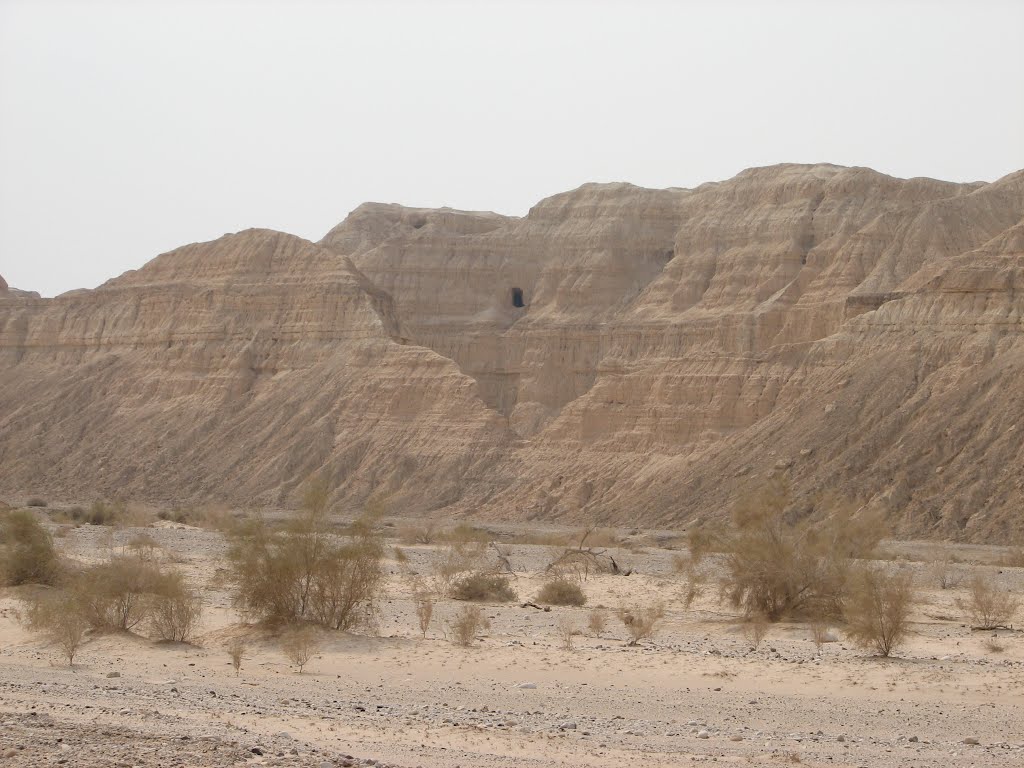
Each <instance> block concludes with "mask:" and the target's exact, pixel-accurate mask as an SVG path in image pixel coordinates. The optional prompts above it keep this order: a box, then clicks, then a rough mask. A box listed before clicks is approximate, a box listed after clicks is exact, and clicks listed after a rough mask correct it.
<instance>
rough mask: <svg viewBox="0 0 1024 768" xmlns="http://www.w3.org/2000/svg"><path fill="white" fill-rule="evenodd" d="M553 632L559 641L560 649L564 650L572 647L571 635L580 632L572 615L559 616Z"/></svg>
mask: <svg viewBox="0 0 1024 768" xmlns="http://www.w3.org/2000/svg"><path fill="white" fill-rule="evenodd" d="M555 632H556V633H557V634H558V638H559V640H560V641H561V645H562V649H563V650H566V651H571V650H572V649H573V637H575V636H576V635H578V634H580V630H579V628H578V627H577V626H576V619H575V618H573V617H572V616H560V617H559V618H558V621H557V622H555Z"/></svg>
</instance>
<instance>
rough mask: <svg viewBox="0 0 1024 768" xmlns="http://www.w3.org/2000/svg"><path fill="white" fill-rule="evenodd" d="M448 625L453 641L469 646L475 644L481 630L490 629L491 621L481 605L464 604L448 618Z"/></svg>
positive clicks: (465, 646)
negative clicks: (481, 608)
mask: <svg viewBox="0 0 1024 768" xmlns="http://www.w3.org/2000/svg"><path fill="white" fill-rule="evenodd" d="M447 627H448V631H449V632H450V633H451V637H452V641H453V642H454V643H455V644H456V645H460V646H462V647H464V648H467V647H469V646H470V645H472V644H473V641H474V640H475V639H476V636H477V635H478V634H479V633H480V632H481V631H484V630H487V629H490V627H491V623H490V621H489V620H488V619H487V617H486V616H484V613H483V611H482V610H480V607H479V606H476V605H464V606H462V608H461V609H460V610H459V612H458V613H456V614H455V615H454V616H453V617H451V618H450V619H448V622H447Z"/></svg>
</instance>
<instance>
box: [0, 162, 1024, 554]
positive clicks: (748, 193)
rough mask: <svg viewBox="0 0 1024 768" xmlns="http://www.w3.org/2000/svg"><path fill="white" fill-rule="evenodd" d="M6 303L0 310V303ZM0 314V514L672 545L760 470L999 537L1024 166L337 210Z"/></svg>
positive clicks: (1015, 445) (1021, 255)
mask: <svg viewBox="0 0 1024 768" xmlns="http://www.w3.org/2000/svg"><path fill="white" fill-rule="evenodd" d="M8 293H9V292H8ZM4 296H5V294H3V293H0V465H2V466H3V467H4V471H3V473H2V474H0V493H6V494H17V493H28V492H33V493H44V492H45V493H50V494H52V495H55V496H65V497H68V498H89V497H91V496H92V495H111V494H114V493H119V494H124V495H128V496H138V497H142V498H147V499H150V500H155V501H165V502H183V501H190V500H200V499H208V498H217V499H223V500H225V501H228V502H232V503H239V504H247V503H263V504H280V505H288V504H290V503H293V502H294V499H295V490H296V486H297V485H298V484H299V483H300V482H301V480H302V479H303V478H304V477H305V476H307V475H308V474H309V473H310V472H313V471H324V472H326V473H327V474H328V475H329V476H330V478H331V479H332V482H333V483H334V485H335V487H336V489H337V490H336V497H335V500H336V501H337V502H338V503H339V505H341V506H342V507H344V508H352V509H355V508H358V507H359V506H360V505H361V504H363V503H364V502H365V501H366V500H367V499H368V498H370V497H371V496H373V497H375V498H380V499H382V500H383V501H384V502H385V504H386V505H387V506H388V507H389V508H391V509H393V510H394V511H395V512H400V513H407V514H414V513H424V512H429V511H431V510H444V511H445V513H446V514H464V513H468V514H474V515H487V516H493V517H516V518H530V519H532V518H567V519H589V520H600V521H606V522H625V521H630V522H640V521H643V522H646V523H650V524H662V525H676V524H680V523H683V522H686V521H688V520H691V519H693V518H694V517H707V516H716V515H721V514H725V513H726V512H727V511H728V509H729V507H730V505H731V503H732V501H733V500H734V498H735V497H736V495H737V494H740V493H743V492H745V491H747V490H750V489H754V488H756V487H757V486H758V485H759V484H763V483H764V482H765V481H766V480H767V479H768V478H769V477H770V476H772V475H775V474H779V473H785V474H786V475H787V476H788V477H789V478H790V480H791V483H792V485H793V488H794V490H795V495H796V498H797V503H798V504H799V505H801V506H802V507H803V508H805V509H809V508H811V507H812V506H813V500H814V499H815V498H816V497H817V495H818V494H820V493H821V492H822V491H835V492H838V493H841V494H844V495H847V496H850V497H854V498H856V499H858V500H860V501H862V502H863V503H865V504H868V505H872V506H880V507H882V508H883V509H885V510H886V511H887V513H888V514H889V515H890V517H891V519H892V520H893V522H894V524H895V526H896V527H897V529H898V531H899V532H901V533H904V534H914V535H917V534H930V535H950V536H963V537H967V538H974V539H978V540H981V539H987V538H994V537H997V536H1005V535H1010V534H1012V533H1014V532H1015V531H1016V529H1017V527H1018V526H1019V525H1020V524H1021V523H1022V522H1024V520H1022V519H1021V516H1020V512H1019V510H1020V508H1021V503H1022V502H1024V478H1022V476H1021V474H1020V472H1019V471H1018V470H1019V468H1020V467H1021V466H1024V447H1022V446H1024V440H1022V439H1021V436H1020V432H1019V430H1021V429H1024V423H1022V418H1024V384H1021V382H1022V381H1024V172H1018V173H1016V174H1011V175H1010V176H1007V177H1005V178H1003V179H1001V180H999V181H997V182H995V183H992V184H981V183H978V184H952V183H946V182H940V181H935V180H931V179H909V180H902V179H894V178H891V177H888V176H884V175H882V174H879V173H876V172H874V171H871V170H869V169H864V168H843V167H839V166H831V165H815V166H799V165H783V166H774V167H770V168H758V169H751V170H748V171H744V172H743V173H741V174H739V175H738V176H736V177H735V178H733V179H730V180H728V181H724V182H718V183H709V184H705V185H703V186H701V187H698V188H696V189H693V190H682V189H668V190H648V189H641V188H638V187H634V186H631V185H628V184H587V185H584V186H583V187H581V188H579V189H577V190H574V191H572V192H567V193H564V194H560V195H556V196H554V197H551V198H548V199H546V200H543V201H541V202H540V203H538V204H537V205H536V206H535V207H534V208H533V209H531V211H530V212H529V213H528V214H527V216H525V217H523V218H509V217H503V216H498V215H496V214H492V213H480V212H465V211H453V210H449V209H441V210H427V209H412V208H404V207H401V206H395V205H379V204H366V205H363V206H360V208H358V209H356V210H355V211H354V212H353V213H352V214H350V215H349V217H348V218H346V219H345V221H343V222H342V223H341V224H339V225H338V226H337V227H335V228H334V229H333V230H332V231H331V232H329V233H328V234H327V235H326V236H325V237H324V238H323V240H322V241H320V243H318V244H313V243H310V242H308V241H304V240H301V239H299V238H295V237H291V236H289V235H284V234H281V233H276V232H270V231H265V230H251V231H248V232H243V233H239V234H236V235H228V236H225V237H223V238H221V239H220V240H217V241H214V242H212V243H204V244H197V245H191V246H186V247H184V248H181V249H178V250H176V251H173V252H171V253H168V254H164V255H162V256H160V257H158V258H156V259H154V260H153V261H151V262H150V263H149V264H147V265H146V266H145V267H143V268H141V269H139V270H137V271H135V272H130V273H127V274H125V275H122V276H121V277H120V278H117V279H115V280H111V281H109V282H108V283H106V284H105V285H103V286H102V287H100V288H99V289H97V290H95V291H78V292H72V293H70V294H65V295H63V296H60V297H58V298H56V299H51V300H29V301H25V300H19V301H13V300H11V299H9V298H6V299H5V298H4Z"/></svg>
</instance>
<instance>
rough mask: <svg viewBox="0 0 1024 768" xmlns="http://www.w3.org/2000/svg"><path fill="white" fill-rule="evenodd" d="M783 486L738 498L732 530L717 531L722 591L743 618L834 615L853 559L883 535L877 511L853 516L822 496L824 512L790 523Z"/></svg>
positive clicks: (848, 508) (786, 491)
mask: <svg viewBox="0 0 1024 768" xmlns="http://www.w3.org/2000/svg"><path fill="white" fill-rule="evenodd" d="M789 505H790V494H789V488H788V485H787V484H786V483H785V482H784V481H775V482H773V483H771V484H769V485H767V486H765V487H764V488H762V489H761V490H760V491H758V492H757V493H755V494H752V495H749V496H747V497H744V498H743V499H741V500H740V502H739V503H738V504H737V506H736V509H735V510H734V512H733V523H734V531H733V532H724V531H723V532H720V533H719V535H718V537H717V544H718V546H719V547H720V548H722V549H724V550H725V552H726V554H725V557H724V565H725V571H726V574H725V577H724V578H723V582H722V589H723V593H724V594H725V596H726V597H727V598H728V600H729V602H730V603H731V604H732V605H733V606H734V607H737V608H741V609H742V610H743V612H744V613H745V614H746V615H747V616H752V615H754V614H761V615H763V616H764V617H765V618H767V619H768V620H769V621H778V620H780V619H782V618H784V617H787V616H800V615H805V616H819V617H820V616H838V615H841V613H842V604H843V599H844V597H845V593H846V588H847V579H848V577H849V574H850V568H851V565H852V562H853V561H854V560H855V559H858V558H863V557H866V556H867V555H868V554H869V553H870V552H871V551H872V550H873V549H874V548H875V547H876V546H877V544H878V542H879V541H880V540H881V536H882V532H883V527H882V525H881V521H880V520H879V518H878V517H877V516H873V515H867V514H863V515H860V516H857V515H856V514H855V513H854V509H853V507H852V505H850V504H848V503H845V502H842V501H838V500H835V499H824V500H822V501H821V502H820V506H821V507H822V508H823V509H824V510H826V511H827V517H826V518H825V519H824V520H822V521H820V522H818V523H813V522H811V521H810V520H808V519H804V520H797V521H794V520H791V519H790V518H789V516H788V514H787V510H788V507H789Z"/></svg>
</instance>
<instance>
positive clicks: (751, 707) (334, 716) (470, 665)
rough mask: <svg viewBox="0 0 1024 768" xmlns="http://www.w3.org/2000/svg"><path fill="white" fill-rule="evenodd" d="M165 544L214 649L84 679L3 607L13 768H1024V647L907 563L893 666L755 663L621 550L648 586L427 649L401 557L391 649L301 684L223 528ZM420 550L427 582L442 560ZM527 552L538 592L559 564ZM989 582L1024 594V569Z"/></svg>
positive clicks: (4, 704) (786, 634)
mask: <svg viewBox="0 0 1024 768" xmlns="http://www.w3.org/2000/svg"><path fill="white" fill-rule="evenodd" d="M147 530H148V532H149V533H150V534H151V535H152V536H153V537H154V538H156V539H157V540H158V541H159V542H160V544H161V546H162V550H161V556H162V557H164V558H166V559H168V560H169V561H171V562H173V563H175V564H176V565H177V567H180V568H182V569H184V570H185V571H186V573H187V574H188V576H189V577H190V578H191V579H192V580H193V581H194V583H196V584H198V585H202V586H203V587H204V589H205V591H206V596H207V600H208V607H207V613H206V616H205V618H204V624H203V627H202V630H201V632H200V635H199V637H198V638H197V640H196V644H195V645H176V644H159V643H154V642H152V641H150V640H147V639H145V638H142V637H139V636H136V635H124V634H112V635H111V634H107V635H100V636H95V637H91V638H90V639H89V640H88V641H87V642H86V644H85V645H84V646H83V649H82V651H81V654H80V657H79V660H78V661H77V662H76V664H75V668H74V669H73V670H69V669H68V668H67V667H66V666H64V665H63V663H62V662H61V660H60V659H59V654H58V653H57V652H56V650H55V649H54V648H52V647H49V646H48V645H47V644H46V643H45V642H44V641H43V640H41V639H40V638H38V637H36V636H33V635H30V634H29V633H27V632H26V631H25V629H24V628H23V627H22V626H21V625H20V624H19V622H18V621H17V610H18V608H19V605H20V603H19V601H18V600H17V599H16V596H15V594H14V593H13V592H12V591H8V592H7V593H0V595H2V598H0V766H8V765H10V766H37V765H39V766H43V765H58V764H60V765H69V766H161V767H163V766H227V765H282V766H285V765H287V766H307V765H311V766H325V765H326V766H342V765H358V764H366V762H367V761H370V762H371V763H372V762H374V761H375V762H376V763H377V764H379V765H391V766H405V767H411V766H439V767H440V766H445V767H448V768H452V767H454V766H460V767H461V768H469V767H470V766H492V767H494V768H497V767H498V766H509V767H511V766H517V767H522V766H595V767H596V766H608V765H637V764H639V765H645V766H676V765H692V764H694V763H711V762H717V763H723V764H744V765H751V764H752V765H781V764H795V763H800V764H803V765H811V766H825V765H827V766H851V767H853V766H872V767H874V766H918V767H921V768H923V767H924V766H961V765H962V766H983V765H992V766H1020V765H1024V709H1022V707H1024V685H1022V684H1024V637H1022V636H1021V635H1019V634H1018V633H1016V632H1012V631H1003V632H1000V633H999V638H998V641H999V644H1000V645H1001V646H1002V648H1003V649H1002V650H995V651H994V650H991V649H990V648H989V647H987V643H988V642H989V641H991V640H992V633H991V632H972V631H971V630H970V628H969V627H968V626H967V625H966V624H964V623H963V620H962V618H961V617H960V612H959V611H958V610H957V609H956V608H955V606H954V604H953V599H954V597H955V591H953V590H940V589H938V588H937V586H936V585H935V584H934V581H935V579H934V578H933V577H932V575H931V573H930V569H929V566H928V565H927V564H923V563H906V564H900V565H898V566H894V567H906V568H912V569H914V571H915V575H916V577H917V584H918V585H919V598H920V603H919V605H918V608H917V611H916V613H915V616H914V626H913V635H912V637H911V639H910V641H909V642H908V644H907V645H906V646H905V647H903V648H902V649H900V651H899V652H898V656H897V657H896V658H891V659H878V658H874V657H872V656H870V655H869V654H868V653H866V652H865V651H862V650H859V649H856V648H855V647H853V646H852V645H851V644H849V643H847V642H845V641H844V640H843V638H842V633H841V631H837V638H838V639H837V641H836V642H831V643H827V644H825V645H824V646H822V649H821V651H820V653H819V651H818V650H817V648H816V647H815V645H814V643H813V642H812V640H811V633H810V631H809V629H808V627H807V626H805V625H802V624H780V625H775V626H773V627H772V628H771V630H770V632H769V634H768V636H767V638H766V639H765V640H764V641H763V643H762V644H761V645H760V647H759V648H758V649H757V650H753V649H751V646H750V643H749V642H748V641H747V640H746V639H745V638H744V636H743V634H742V633H741V632H740V630H739V629H738V627H737V624H736V618H737V617H736V616H735V615H734V614H733V613H730V612H729V611H728V610H727V609H726V608H725V607H724V606H722V605H720V604H719V603H718V602H717V600H716V599H713V598H714V596H713V595H708V596H705V597H704V598H702V599H701V600H700V601H699V602H698V603H697V604H696V605H695V606H694V608H693V609H692V610H685V609H684V608H683V607H682V601H681V594H682V585H681V583H680V582H679V580H678V579H677V578H676V577H675V576H673V573H672V567H671V557H672V555H673V553H672V552H669V551H665V550H661V549H657V548H650V549H647V550H646V551H644V552H640V553H631V552H626V551H623V552H621V553H619V559H620V562H623V563H625V564H628V565H631V566H632V567H634V568H636V569H637V572H636V573H634V574H633V575H631V576H629V577H623V576H612V575H600V576H597V577H591V578H590V580H589V581H587V582H586V583H585V585H584V587H585V590H586V592H587V594H588V596H589V600H590V604H589V605H588V607H586V608H554V609H552V610H551V612H547V613H546V612H543V611H538V610H535V609H533V608H529V607H527V608H522V607H520V606H519V605H518V604H509V605H487V606H485V611H486V614H487V615H488V616H489V617H490V619H491V625H492V626H491V629H490V631H489V632H488V633H487V634H486V636H485V637H483V638H482V639H481V640H480V642H478V643H477V644H476V645H474V646H473V647H471V648H460V647H458V646H455V645H453V644H452V643H451V642H449V641H448V640H446V639H445V638H444V637H443V634H442V627H443V625H444V622H445V619H446V618H447V617H450V616H451V615H452V614H453V613H454V612H455V611H456V610H457V608H458V607H459V606H460V605H461V604H457V603H453V602H450V601H441V602H439V603H438V605H437V609H436V612H435V621H434V625H433V628H432V629H431V631H430V632H429V633H428V636H427V638H426V639H425V640H424V639H420V637H419V630H418V627H417V623H416V619H415V615H414V612H413V605H412V602H411V601H410V600H409V596H408V594H407V591H406V588H405V586H404V581H403V580H402V579H401V578H400V572H399V567H398V565H397V563H395V562H393V561H389V563H388V567H389V570H390V571H391V572H392V575H393V578H392V580H391V585H390V593H389V597H388V598H387V599H386V600H385V602H384V604H383V606H382V609H383V611H382V615H381V619H380V624H379V636H366V635H359V634H342V633H329V632H325V633H323V636H322V639H323V645H322V647H321V651H320V653H319V654H318V655H317V656H316V657H315V658H314V659H313V660H312V661H311V662H310V664H309V665H308V666H307V667H306V670H305V672H304V673H303V674H301V675H300V674H298V673H296V671H295V670H294V668H292V667H290V666H289V664H288V662H287V660H286V659H285V657H284V656H283V655H282V653H281V652H280V649H279V647H278V644H277V641H276V639H275V638H274V637H272V636H271V635H269V634H268V633H266V632H264V631H263V630H261V629H259V628H256V627H248V626H244V625H240V624H238V623H237V621H238V619H237V616H236V614H235V613H234V611H233V610H232V609H231V605H230V597H229V594H228V593H227V591H225V589H224V587H223V585H222V584H221V583H220V582H219V580H218V578H217V577H218V572H219V571H218V569H219V568H220V567H222V565H223V551H224V543H223V539H222V537H221V536H220V535H219V534H217V533H215V532H209V531H203V530H198V529H189V528H184V529H147ZM135 533H138V531H133V530H131V529H129V530H124V531H118V532H111V531H110V530H109V529H103V528H97V527H90V526H85V527H82V528H78V529H71V530H69V531H68V533H67V535H66V536H64V537H63V538H60V539H58V541H59V542H60V546H61V547H62V548H63V549H64V551H65V552H67V553H68V554H69V555H71V556H74V557H79V558H83V559H93V558H98V557H102V556H103V555H104V553H105V552H106V551H109V549H110V548H111V547H113V548H115V549H116V548H117V547H118V546H120V545H121V544H123V543H124V542H125V541H127V540H128V538H130V537H131V536H132V535H134V534H135ZM403 549H404V551H405V552H406V554H407V555H408V556H409V560H410V565H411V567H412V568H413V569H414V570H418V571H420V572H425V571H426V570H427V569H428V564H429V561H430V558H431V557H432V555H433V549H432V548H431V547H426V546H418V547H406V548H403ZM507 549H508V550H509V551H510V553H511V558H510V559H511V563H512V565H513V567H514V569H515V571H516V574H517V577H516V587H517V590H518V591H519V594H520V596H521V597H522V598H523V599H527V598H530V597H532V596H533V595H534V594H535V592H536V589H537V587H538V585H539V584H540V583H541V578H540V575H539V573H540V571H541V569H542V568H543V565H544V564H545V563H546V562H547V561H548V559H549V558H550V550H549V549H548V548H547V547H544V546H525V545H509V546H507ZM972 554H976V553H972ZM982 567H985V568H988V569H990V570H992V571H993V572H995V571H1001V572H1002V575H1001V578H1003V579H1005V580H1006V581H1007V583H1009V584H1011V585H1012V586H1013V587H1014V588H1016V589H1021V588H1022V587H1024V571H1022V570H1021V569H1015V568H999V567H997V566H982ZM657 600H663V601H665V603H666V604H667V606H668V615H667V617H666V620H665V622H664V624H663V626H662V628H661V630H660V631H659V632H658V634H657V635H656V637H655V638H654V640H653V641H648V642H645V643H643V644H642V645H641V646H639V647H630V646H627V645H626V644H625V641H626V635H625V633H624V632H623V626H622V625H621V624H620V623H619V622H618V621H617V620H616V619H615V618H614V616H613V615H611V616H610V617H609V622H608V626H607V630H606V632H605V633H603V634H602V636H601V637H594V636H591V635H590V634H589V633H587V630H586V629H585V627H586V623H587V614H588V613H589V611H590V608H591V607H592V606H595V605H598V604H601V605H605V606H608V607H609V608H614V607H616V606H618V605H620V604H625V605H643V604H648V603H653V602H655V601H657ZM565 615H572V616H575V617H577V619H578V623H579V626H580V628H581V629H582V630H583V631H584V634H583V635H581V636H579V637H577V638H576V648H575V649H574V650H572V651H566V650H564V649H562V648H561V647H560V640H559V638H558V636H557V633H556V630H555V624H556V622H557V621H558V620H559V618H560V617H562V616H565ZM239 634H242V635H245V636H246V637H247V638H249V644H250V652H249V658H247V659H246V661H245V662H244V664H243V667H242V672H241V674H240V675H239V676H237V677H236V676H235V675H234V672H233V670H232V668H231V664H230V660H229V658H228V656H227V654H226V652H225V650H224V647H225V644H226V642H227V640H228V639H229V638H230V637H233V636H236V635H239ZM965 739H976V740H977V742H978V743H977V744H976V745H975V744H966V743H964V740H965Z"/></svg>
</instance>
